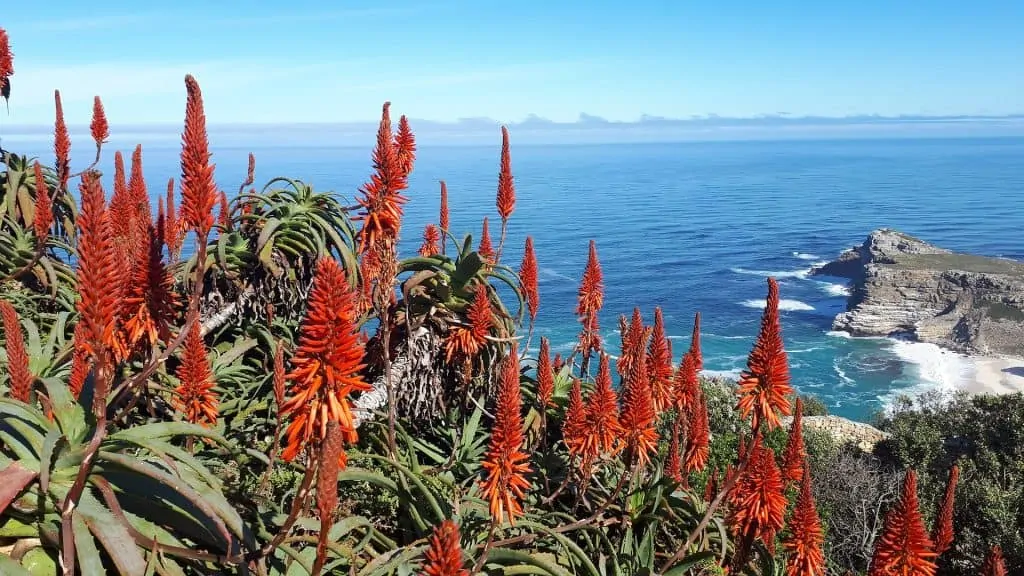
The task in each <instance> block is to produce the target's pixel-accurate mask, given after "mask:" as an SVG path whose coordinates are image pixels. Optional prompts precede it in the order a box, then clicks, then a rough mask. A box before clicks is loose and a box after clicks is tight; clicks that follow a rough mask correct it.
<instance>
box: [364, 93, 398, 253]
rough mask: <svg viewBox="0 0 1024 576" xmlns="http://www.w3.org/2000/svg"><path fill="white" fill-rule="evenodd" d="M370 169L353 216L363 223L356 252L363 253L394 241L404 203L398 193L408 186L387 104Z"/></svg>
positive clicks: (385, 104)
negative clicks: (370, 173) (392, 131)
mask: <svg viewBox="0 0 1024 576" xmlns="http://www.w3.org/2000/svg"><path fill="white" fill-rule="evenodd" d="M410 163H411V160H410ZM410 166H411V164H410ZM373 170H374V173H373V174H372V175H371V176H370V181H369V182H367V183H366V184H364V185H363V187H362V188H361V189H360V192H362V196H361V197H360V198H359V199H358V202H359V205H360V206H362V207H363V211H362V212H360V213H359V215H358V216H356V217H355V220H357V221H359V222H362V223H363V227H362V229H361V230H360V231H359V234H358V238H359V252H360V253H362V254H365V253H366V252H367V251H369V250H370V249H371V248H373V247H374V246H375V245H376V244H377V243H378V242H383V243H384V244H385V245H387V246H390V245H391V244H393V243H394V242H395V241H397V239H398V232H399V229H400V228H401V226H402V205H403V204H405V202H406V201H407V198H406V197H405V196H403V195H402V194H401V192H402V190H405V189H406V188H408V186H409V184H408V180H407V179H406V177H407V174H406V173H405V172H404V171H403V167H402V165H401V160H400V158H399V150H398V147H397V146H396V145H395V138H394V136H393V135H392V133H391V103H390V102H385V103H384V106H383V109H382V111H381V118H380V125H379V126H378V128H377V146H376V147H375V148H374V150H373Z"/></svg>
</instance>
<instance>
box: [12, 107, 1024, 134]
mask: <svg viewBox="0 0 1024 576" xmlns="http://www.w3.org/2000/svg"><path fill="white" fill-rule="evenodd" d="M1007 121H1009V122H1018V121H1024V113H1014V114H899V115H892V116H887V115H881V114H851V115H846V116H820V115H803V116H797V115H794V114H789V113H777V114H760V115H757V116H719V115H717V114H705V115H692V116H690V117H688V118H673V117H667V116H656V115H650V114H642V115H641V116H640V118H638V119H636V120H608V119H606V118H603V117H601V116H595V115H592V114H587V113H585V112H581V113H580V115H579V117H578V118H577V119H576V120H573V121H564V120H563V121H559V120H551V119H548V118H544V117H541V116H538V115H536V114H529V115H527V117H526V118H524V119H522V120H513V121H511V122H502V121H500V120H497V119H494V118H489V117H470V118H457V119H455V120H426V119H417V118H409V123H410V124H412V125H419V126H425V127H435V128H448V127H451V128H466V127H471V128H486V127H499V126H507V127H509V128H512V127H521V128H534V129H543V128H580V127H589V128H598V127H632V126H644V127H653V126H666V127H681V126H705V127H732V126H757V127H771V126H786V125H805V126H810V125H826V126H844V125H864V124H901V123H902V124H906V123H911V124H914V123H957V122H1007ZM378 123H379V121H378V120H355V121H343V122H342V121H335V122H308V121H306V122H209V123H208V129H231V128H241V129H246V128H266V127H281V128H284V127H295V128H339V127H351V128H356V127H359V128H362V127H366V126H377V125H378ZM181 126H182V124H181V122H179V121H175V122H170V121H161V122H143V123H139V122H134V123H132V122H126V123H116V122H111V128H115V127H118V128H121V129H149V130H153V129H156V130H158V131H162V130H164V129H170V128H174V129H175V130H179V131H180V129H181ZM88 128H89V125H88V124H83V123H78V124H69V125H68V129H69V130H76V131H78V130H88ZM41 130H46V131H52V130H53V125H52V124H7V125H5V126H0V134H2V133H7V134H19V133H20V134H34V133H37V132H38V131H41Z"/></svg>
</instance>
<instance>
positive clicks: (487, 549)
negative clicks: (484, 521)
mask: <svg viewBox="0 0 1024 576" xmlns="http://www.w3.org/2000/svg"><path fill="white" fill-rule="evenodd" d="M497 526H498V523H497V522H496V521H494V520H491V528H490V530H488V531H487V541H486V542H485V543H484V549H483V551H481V552H480V557H479V558H477V559H476V562H475V563H474V564H473V569H472V570H470V571H469V576H473V575H474V574H476V573H477V572H479V571H480V569H481V568H483V567H484V563H485V562H487V555H488V554H490V553H491V546H493V545H494V530H495V528H497Z"/></svg>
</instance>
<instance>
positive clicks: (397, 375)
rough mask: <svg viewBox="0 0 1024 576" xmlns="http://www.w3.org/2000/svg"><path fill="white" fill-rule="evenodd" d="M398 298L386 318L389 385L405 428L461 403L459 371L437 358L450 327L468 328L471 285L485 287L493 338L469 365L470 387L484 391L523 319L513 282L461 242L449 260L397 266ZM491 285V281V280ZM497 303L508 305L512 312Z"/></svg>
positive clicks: (374, 356)
mask: <svg viewBox="0 0 1024 576" xmlns="http://www.w3.org/2000/svg"><path fill="white" fill-rule="evenodd" d="M398 271H399V278H400V279H401V284H400V289H401V297H400V299H399V300H398V301H397V302H396V303H395V305H394V306H393V310H392V311H391V313H390V314H388V318H389V320H390V323H391V326H390V330H389V332H390V335H389V341H390V345H391V354H390V358H391V359H392V362H391V366H392V374H391V376H392V377H391V382H392V384H393V385H394V386H396V390H395V398H396V400H397V406H396V409H397V411H398V414H399V415H400V416H402V417H404V418H407V419H408V420H409V421H410V424H411V425H416V424H418V423H420V422H426V421H430V420H434V419H437V418H438V417H439V416H440V415H444V414H446V413H447V407H448V406H450V405H452V404H453V403H458V404H460V405H461V404H463V403H464V402H465V399H466V397H467V394H476V393H477V392H478V391H474V390H467V389H466V387H465V382H464V376H465V374H464V372H465V370H464V366H463V365H461V363H455V362H452V363H449V362H447V360H446V358H445V350H444V346H445V338H446V337H447V335H448V333H449V331H450V329H451V328H452V327H453V326H457V325H468V324H469V320H468V318H467V314H466V313H467V310H468V308H469V306H470V304H471V303H472V302H473V298H474V294H475V290H476V287H477V285H479V284H483V285H485V286H487V287H488V296H489V298H490V302H491V310H492V312H493V322H494V324H493V329H492V332H493V334H494V337H493V338H492V339H491V340H490V341H489V342H488V345H487V346H485V347H484V348H483V350H481V352H480V353H479V354H478V355H477V356H476V358H474V359H472V363H473V373H474V374H475V375H477V376H478V377H477V378H475V379H474V382H475V384H477V385H483V386H486V385H487V384H488V382H489V381H490V374H491V372H492V371H493V370H492V368H493V367H494V365H495V363H496V362H497V361H498V360H500V359H501V358H502V357H503V354H504V352H503V351H504V350H507V348H508V346H507V342H508V341H509V340H510V338H511V337H512V336H513V335H514V333H515V328H516V325H517V323H519V322H521V320H522V315H523V302H524V301H523V295H522V292H521V291H520V287H519V280H518V276H517V274H516V273H515V271H513V270H512V269H510V268H508V267H506V266H493V265H489V264H485V263H484V261H483V259H482V258H481V257H480V255H479V254H478V253H477V252H476V251H474V249H473V239H472V236H466V238H465V240H464V241H463V243H462V246H461V249H460V250H459V251H458V252H457V253H456V254H454V258H453V257H452V256H451V255H441V254H438V255H435V256H427V257H422V256H420V257H415V258H409V259H406V260H403V261H401V262H400V263H399V269H398ZM492 281H493V282H492ZM503 297H504V298H506V299H511V300H514V301H516V312H515V313H514V314H513V313H511V312H510V311H509V308H508V307H507V306H506V305H505V302H504V300H503ZM380 346H381V342H380V335H379V333H378V335H376V336H374V337H373V338H372V339H371V340H370V342H369V343H368V346H367V349H368V350H369V351H370V353H369V354H368V358H370V359H371V360H372V361H371V363H370V365H369V367H368V374H369V376H370V381H371V382H373V385H374V387H375V388H378V387H380V386H383V385H384V383H383V379H384V366H383V362H381V361H380V359H381V357H382V355H381V354H379V353H375V352H374V351H375V350H379V349H380Z"/></svg>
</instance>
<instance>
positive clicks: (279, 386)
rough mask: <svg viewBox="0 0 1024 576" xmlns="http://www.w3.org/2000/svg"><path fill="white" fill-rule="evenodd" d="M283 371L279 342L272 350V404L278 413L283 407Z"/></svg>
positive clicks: (281, 349) (282, 353)
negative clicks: (275, 405) (273, 403)
mask: <svg viewBox="0 0 1024 576" xmlns="http://www.w3.org/2000/svg"><path fill="white" fill-rule="evenodd" d="M286 381H287V380H286V377H285V371H284V344H282V343H281V341H280V340H278V342H277V346H276V347H275V348H274V402H275V403H276V404H277V407H278V413H279V414H280V408H281V406H283V405H284V385H285V382H286Z"/></svg>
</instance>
